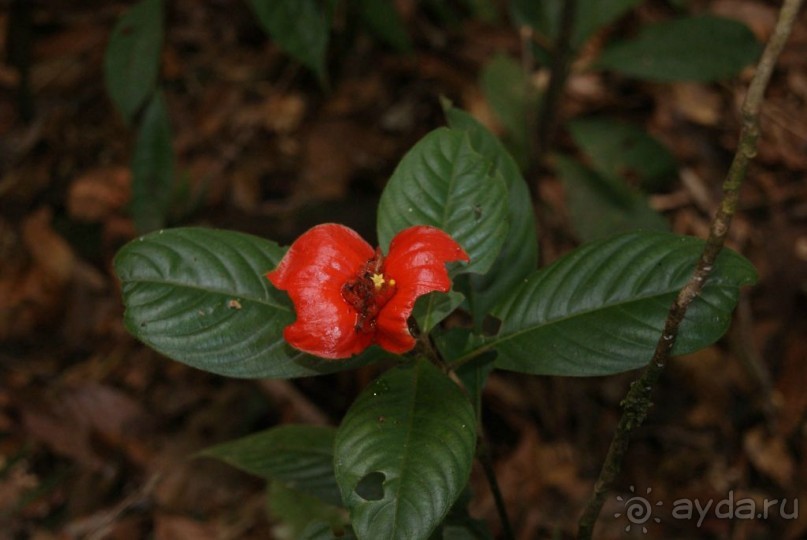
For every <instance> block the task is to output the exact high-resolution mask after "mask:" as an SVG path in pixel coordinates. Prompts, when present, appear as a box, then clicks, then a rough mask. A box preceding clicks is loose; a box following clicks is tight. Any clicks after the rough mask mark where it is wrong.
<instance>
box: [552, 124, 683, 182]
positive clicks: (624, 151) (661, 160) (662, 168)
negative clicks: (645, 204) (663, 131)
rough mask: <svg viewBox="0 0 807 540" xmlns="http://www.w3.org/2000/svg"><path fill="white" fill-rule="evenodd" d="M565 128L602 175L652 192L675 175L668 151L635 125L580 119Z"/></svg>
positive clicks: (672, 158)
mask: <svg viewBox="0 0 807 540" xmlns="http://www.w3.org/2000/svg"><path fill="white" fill-rule="evenodd" d="M568 128H569V132H570V133H571V134H572V137H573V138H574V142H575V143H576V144H577V145H578V146H579V147H580V149H581V150H582V151H583V152H584V153H585V154H586V156H587V157H588V158H589V159H590V160H591V165H592V168H593V169H594V170H595V171H596V172H597V173H599V174H600V175H602V176H605V177H608V178H621V179H623V180H627V181H633V182H635V183H638V185H640V186H642V187H643V188H645V189H648V190H651V191H652V190H656V189H659V188H662V187H665V186H666V185H668V184H669V182H670V180H672V179H674V178H675V177H676V175H677V172H678V167H677V164H676V162H675V158H674V157H673V156H672V154H670V152H669V150H667V148H665V147H664V146H663V145H662V144H661V143H659V142H658V141H657V140H656V139H655V138H653V137H651V136H650V135H649V134H647V133H646V132H645V131H644V130H642V129H641V128H639V127H637V126H634V125H631V124H626V123H624V122H618V121H616V120H614V119H610V118H581V119H577V120H573V121H571V122H569V123H568Z"/></svg>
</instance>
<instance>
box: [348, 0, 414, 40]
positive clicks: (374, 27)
mask: <svg viewBox="0 0 807 540" xmlns="http://www.w3.org/2000/svg"><path fill="white" fill-rule="evenodd" d="M357 1H358V8H359V14H360V16H361V18H362V20H363V21H364V24H366V25H367V28H369V29H370V31H371V32H373V34H375V35H376V36H377V37H378V38H379V39H381V40H383V41H385V42H386V43H387V44H388V45H390V46H391V47H393V48H394V49H396V50H397V51H399V52H404V53H408V52H411V51H412V41H411V40H410V39H409V34H407V33H406V24H404V21H403V19H401V16H400V15H399V14H398V10H397V9H395V5H394V2H392V1H391V0H357Z"/></svg>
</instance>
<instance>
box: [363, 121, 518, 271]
mask: <svg viewBox="0 0 807 540" xmlns="http://www.w3.org/2000/svg"><path fill="white" fill-rule="evenodd" d="M492 167H493V165H492V164H491V162H490V161H488V160H487V159H485V158H484V157H483V156H481V155H480V154H479V153H478V152H476V151H475V150H474V149H473V147H472V146H471V143H470V141H469V139H468V135H467V134H466V133H465V132H464V131H460V130H452V129H447V128H439V129H436V130H434V131H432V132H431V133H429V134H428V135H426V136H425V137H423V139H421V140H420V142H418V143H417V144H416V145H415V146H414V147H413V148H412V149H411V150H410V151H409V152H407V154H406V155H405V156H404V157H403V159H402V160H401V162H400V163H399V164H398V167H397V168H396V169H395V172H394V173H393V174H392V177H391V178H390V179H389V182H388V183H387V186H386V187H385V188H384V192H383V193H382V194H381V200H380V201H379V204H378V240H379V243H380V244H381V247H382V248H384V249H386V248H387V246H388V245H389V242H390V240H392V238H393V237H394V236H395V235H396V234H397V233H398V232H399V231H402V230H404V229H406V228H408V227H411V226H413V225H431V226H434V227H437V228H439V229H442V230H444V231H445V232H447V233H448V234H450V235H451V237H452V238H454V240H456V241H457V242H459V243H460V245H461V246H462V247H463V248H464V249H465V251H466V252H467V253H468V255H469V256H470V258H471V261H470V263H468V264H467V265H465V266H463V267H462V270H463V271H466V272H476V273H485V272H487V271H488V269H489V268H490V267H491V265H492V264H493V262H494V261H495V260H496V256H497V255H498V254H499V251H501V247H502V243H503V242H504V240H505V238H506V236H507V231H508V227H509V223H508V218H507V187H506V186H505V183H504V180H502V178H501V177H500V176H498V175H494V174H492Z"/></svg>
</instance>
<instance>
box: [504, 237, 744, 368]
mask: <svg viewBox="0 0 807 540" xmlns="http://www.w3.org/2000/svg"><path fill="white" fill-rule="evenodd" d="M703 245H704V242H703V241H702V240H699V239H697V238H691V237H684V236H676V235H673V234H668V233H650V232H645V233H629V234H625V235H621V236H617V237H615V238H612V239H609V240H605V241H600V242H592V243H590V244H587V245H584V246H582V247H580V248H578V249H576V250H575V251H573V252H572V253H570V254H569V255H567V256H565V257H562V258H561V259H559V260H557V261H556V262H554V263H553V264H551V265H550V266H548V267H546V268H544V269H541V270H539V271H538V272H537V273H536V274H535V275H534V276H533V277H531V278H530V279H529V280H528V281H527V282H526V283H524V285H523V286H522V287H521V288H520V289H518V290H516V291H514V292H513V294H512V295H511V296H510V298H509V301H508V302H506V303H505V304H504V305H502V306H501V307H500V308H499V309H498V310H497V312H496V313H495V315H496V316H497V317H499V318H500V319H501V321H502V326H501V329H500V332H499V334H498V335H497V336H496V337H495V338H493V339H492V340H491V341H490V342H489V345H490V346H494V347H496V348H497V350H498V356H497V358H496V367H498V368H501V369H507V370H511V371H518V372H523V373H532V374H543V375H607V374H612V373H619V372H621V371H626V370H630V369H635V368H638V367H641V366H643V365H645V364H646V363H647V362H649V361H650V358H651V356H652V354H653V350H654V349H655V346H656V342H657V341H658V339H659V336H660V335H661V330H662V328H663V326H664V320H665V318H666V317H667V312H668V311H669V308H670V305H671V304H672V301H673V299H674V298H675V296H676V295H677V294H678V291H679V290H680V289H681V288H682V287H683V286H684V284H685V283H686V282H687V280H689V278H690V276H691V274H692V271H693V269H694V267H695V262H696V261H697V259H698V256H699V255H700V253H701V251H702V250H703ZM755 281H756V272H755V270H754V267H753V266H751V263H749V262H748V261H747V260H746V259H744V258H743V257H741V256H740V255H738V254H736V253H734V252H733V251H730V250H724V251H723V252H722V253H721V255H720V257H719V258H718V260H717V263H716V265H715V268H714V271H713V274H712V276H711V277H710V278H709V280H708V281H707V283H706V284H705V286H704V289H703V291H702V293H701V295H700V296H699V297H698V298H697V299H696V300H695V301H694V302H693V303H692V304H691V305H690V307H689V310H688V311H687V315H686V318H685V319H684V321H683V322H682V324H681V327H680V332H679V335H678V340H677V341H676V343H675V347H674V349H673V353H674V354H676V355H680V354H686V353H690V352H693V351H696V350H698V349H700V348H702V347H705V346H707V345H709V344H711V343H713V342H714V341H716V340H717V339H718V338H719V337H720V336H722V335H723V334H724V333H725V331H726V329H727V328H728V326H729V323H730V321H731V312H732V310H733V309H734V306H735V305H736V303H737V298H738V296H739V288H740V287H741V286H743V285H748V284H752V283H754V282H755Z"/></svg>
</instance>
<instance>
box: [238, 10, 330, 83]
mask: <svg viewBox="0 0 807 540" xmlns="http://www.w3.org/2000/svg"><path fill="white" fill-rule="evenodd" d="M250 2H251V4H252V7H253V9H254V10H255V13H256V14H257V15H258V20H259V21H260V23H261V25H262V26H263V28H264V30H266V32H267V33H268V34H269V35H270V36H271V37H272V39H274V40H275V41H277V43H278V45H280V47H281V48H282V49H283V50H285V51H286V52H287V53H289V54H290V55H292V56H293V57H294V58H296V59H297V60H299V61H300V62H301V63H302V64H303V65H305V66H306V67H308V68H309V69H311V71H313V72H314V73H315V74H316V75H317V77H318V78H319V80H320V81H321V82H324V81H325V79H326V76H325V54H326V52H327V47H328V35H329V32H330V21H329V20H328V17H327V14H326V10H325V9H324V8H323V7H322V6H321V4H320V2H318V1H317V0H250Z"/></svg>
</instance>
